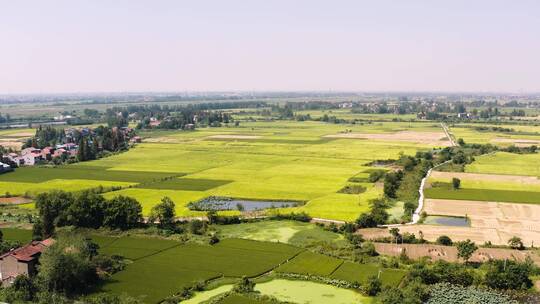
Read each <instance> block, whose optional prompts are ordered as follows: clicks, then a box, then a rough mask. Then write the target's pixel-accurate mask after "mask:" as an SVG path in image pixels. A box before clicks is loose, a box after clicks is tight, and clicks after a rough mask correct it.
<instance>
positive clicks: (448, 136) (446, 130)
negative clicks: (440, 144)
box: [441, 122, 457, 147]
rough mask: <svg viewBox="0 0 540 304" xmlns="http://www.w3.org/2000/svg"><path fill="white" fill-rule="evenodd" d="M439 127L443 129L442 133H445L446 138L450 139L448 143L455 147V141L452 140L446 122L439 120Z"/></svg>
mask: <svg viewBox="0 0 540 304" xmlns="http://www.w3.org/2000/svg"><path fill="white" fill-rule="evenodd" d="M441 128H442V129H443V131H444V134H446V138H448V140H449V141H450V144H451V145H452V147H456V146H457V145H456V142H455V141H454V139H453V138H452V136H451V135H450V130H448V126H446V124H445V123H444V122H441Z"/></svg>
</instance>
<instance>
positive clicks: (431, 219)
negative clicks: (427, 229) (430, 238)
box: [424, 215, 471, 227]
mask: <svg viewBox="0 0 540 304" xmlns="http://www.w3.org/2000/svg"><path fill="white" fill-rule="evenodd" d="M424 224H429V225H441V226H455V227H469V226H471V223H470V222H469V219H467V218H466V217H459V216H439V215H428V216H427V217H426V219H425V220H424Z"/></svg>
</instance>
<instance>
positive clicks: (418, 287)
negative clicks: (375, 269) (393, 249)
mask: <svg viewBox="0 0 540 304" xmlns="http://www.w3.org/2000/svg"><path fill="white" fill-rule="evenodd" d="M480 268H481V271H476V270H475V269H474V268H471V267H468V266H467V265H466V264H458V263H449V262H445V261H437V262H434V263H433V264H429V263H427V262H425V261H419V262H416V263H414V264H413V265H412V266H411V270H410V272H409V274H408V276H407V278H406V281H405V284H404V286H402V287H399V288H397V287H389V288H383V289H382V291H381V293H379V298H380V300H381V302H382V303H384V304H398V303H399V304H401V303H434V304H435V303H450V302H445V301H443V300H450V299H452V301H453V300H456V298H453V297H449V296H450V295H452V294H454V289H459V290H460V293H461V294H462V297H459V299H466V298H468V297H472V298H475V296H474V295H476V296H478V295H482V293H480V294H478V293H479V291H480V289H477V288H478V287H484V288H489V289H491V290H493V291H490V290H486V291H485V292H488V293H489V295H490V296H491V297H494V298H496V299H506V300H508V298H507V297H505V296H504V295H501V294H500V293H498V292H496V291H497V290H498V291H508V290H520V291H525V290H528V289H529V288H530V287H531V286H532V281H531V280H530V278H529V277H530V276H531V275H535V274H537V273H538V271H539V270H538V268H537V267H536V266H534V264H533V262H532V261H530V260H527V261H525V262H517V261H513V260H506V261H504V260H494V261H490V262H487V263H485V264H483V265H481V266H480ZM441 286H444V287H445V289H441V288H440V287H441ZM467 290H469V292H472V293H473V294H472V295H469V294H468V292H466V291H467ZM471 303H472V302H471ZM475 303H476V302H475ZM478 303H480V302H478ZM482 303H483V302H482ZM490 303H491V302H490ZM493 303H510V302H506V301H503V302H498V301H495V302H493Z"/></svg>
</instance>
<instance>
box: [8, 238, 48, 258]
mask: <svg viewBox="0 0 540 304" xmlns="http://www.w3.org/2000/svg"><path fill="white" fill-rule="evenodd" d="M53 243H54V240H53V239H46V240H44V241H32V242H31V243H30V244H27V245H24V246H22V247H19V248H17V249H13V250H11V251H10V252H7V253H4V254H3V255H1V256H0V259H4V258H6V257H8V256H12V257H14V258H16V259H17V260H18V261H23V262H29V261H32V260H33V259H35V258H37V257H38V255H39V254H41V252H43V250H44V249H45V248H47V247H49V246H50V245H52V244H53Z"/></svg>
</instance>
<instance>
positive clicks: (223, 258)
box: [92, 236, 405, 303]
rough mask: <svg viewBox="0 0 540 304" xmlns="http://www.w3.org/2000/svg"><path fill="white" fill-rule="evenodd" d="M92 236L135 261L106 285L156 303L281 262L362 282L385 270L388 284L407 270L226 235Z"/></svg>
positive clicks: (292, 268)
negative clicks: (215, 238) (203, 241)
mask: <svg viewBox="0 0 540 304" xmlns="http://www.w3.org/2000/svg"><path fill="white" fill-rule="evenodd" d="M92 239H93V240H94V241H96V242H97V243H98V244H99V245H100V252H103V253H107V254H111V255H113V254H117V255H122V256H124V257H126V258H128V259H130V260H132V261H133V263H130V264H128V266H127V267H126V269H125V270H123V271H121V272H118V273H116V274H114V275H113V276H112V277H111V278H110V279H109V280H108V281H107V282H106V283H105V285H104V286H103V287H102V291H107V292H113V293H127V294H129V295H131V296H135V297H142V298H143V299H144V301H145V302H146V303H157V302H159V301H160V300H162V299H164V298H165V297H167V296H170V295H172V294H174V293H176V292H178V291H180V290H181V289H182V288H183V287H186V286H189V285H191V284H193V283H195V282H198V281H207V280H211V279H215V278H220V277H227V278H240V277H242V276H248V277H257V276H260V275H262V274H265V273H267V272H269V271H271V270H273V269H276V268H277V271H279V272H289V273H318V274H320V275H324V276H328V277H335V278H339V279H342V280H347V281H350V282H354V281H358V282H363V281H364V280H365V279H366V278H367V277H368V276H370V275H376V274H377V273H378V271H379V270H381V272H382V276H381V279H382V281H383V284H386V285H393V286H395V285H397V284H398V283H399V282H400V281H401V279H402V278H403V276H404V275H405V272H404V271H401V270H396V269H384V268H380V267H379V266H377V265H371V264H354V263H349V262H345V263H343V262H342V261H341V260H338V259H335V258H330V257H327V256H324V255H321V254H316V253H310V252H307V251H304V249H301V248H299V247H295V246H291V245H287V244H282V243H270V242H258V241H252V240H245V239H225V240H222V241H221V242H219V243H218V244H216V245H213V246H209V245H198V244H181V243H179V242H176V241H169V240H162V239H151V238H150V239H147V238H144V239H141V238H137V237H119V238H115V237H107V236H93V237H92ZM306 261H309V263H306ZM323 264H324V271H323V270H321V269H322V268H321V265H323ZM288 265H290V266H288ZM286 267H289V269H286ZM342 268H343V269H342Z"/></svg>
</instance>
